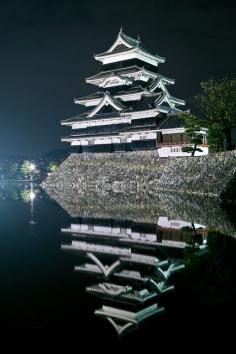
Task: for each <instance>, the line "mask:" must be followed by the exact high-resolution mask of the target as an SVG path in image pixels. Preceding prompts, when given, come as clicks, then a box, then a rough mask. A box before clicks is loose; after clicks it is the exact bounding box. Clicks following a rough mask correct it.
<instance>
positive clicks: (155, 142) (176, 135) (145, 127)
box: [61, 29, 208, 157]
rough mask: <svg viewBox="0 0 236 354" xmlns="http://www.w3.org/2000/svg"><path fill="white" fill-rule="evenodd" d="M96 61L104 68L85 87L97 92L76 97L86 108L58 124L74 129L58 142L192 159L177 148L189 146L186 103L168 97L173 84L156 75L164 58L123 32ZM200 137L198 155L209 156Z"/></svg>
mask: <svg viewBox="0 0 236 354" xmlns="http://www.w3.org/2000/svg"><path fill="white" fill-rule="evenodd" d="M94 58H95V60H97V61H99V62H101V64H102V68H101V71H100V72H99V73H98V74H95V75H93V76H90V77H88V78H86V83H89V84H92V85H95V86H98V87H99V90H98V91H97V92H95V93H92V94H90V95H88V96H86V97H82V98H76V99H74V102H75V103H76V104H80V105H83V106H84V108H85V110H84V112H83V113H81V114H79V115H77V116H75V117H72V118H69V119H66V120H63V121H62V122H61V124H62V125H65V126H69V127H71V128H72V130H73V133H72V134H71V135H70V136H68V137H64V138H62V141H64V142H69V143H70V144H71V147H72V148H73V150H74V151H75V152H77V153H82V152H94V153H96V152H117V151H135V150H153V149H158V153H159V156H160V157H165V156H188V155H190V154H189V153H184V152H182V150H181V148H182V147H183V146H186V145H189V144H188V138H187V136H186V133H185V128H184V123H183V119H182V118H181V117H180V113H181V112H182V110H181V109H180V108H179V107H180V106H184V105H185V101H183V100H181V99H179V98H176V97H173V96H171V94H170V93H169V89H167V86H169V85H173V84H174V80H173V79H171V78H168V77H165V76H163V75H161V74H160V73H159V64H162V63H164V62H165V58H163V57H160V56H159V55H153V54H151V53H150V52H149V51H148V50H147V49H145V48H144V47H143V45H142V43H141V41H140V38H139V37H138V39H134V38H131V37H129V36H127V35H126V34H125V33H124V32H123V30H122V29H121V30H120V32H119V33H118V36H117V38H116V40H115V42H114V43H113V45H112V46H111V47H110V48H109V49H108V50H107V51H105V52H103V53H101V54H95V55H94ZM201 133H202V135H203V146H201V150H202V152H196V155H206V154H207V153H208V147H207V146H205V145H206V133H205V132H204V131H203V132H201Z"/></svg>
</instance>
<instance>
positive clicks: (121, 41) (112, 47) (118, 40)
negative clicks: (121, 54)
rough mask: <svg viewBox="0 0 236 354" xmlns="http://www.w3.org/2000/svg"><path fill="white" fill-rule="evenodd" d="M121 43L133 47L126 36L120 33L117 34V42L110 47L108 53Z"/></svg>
mask: <svg viewBox="0 0 236 354" xmlns="http://www.w3.org/2000/svg"><path fill="white" fill-rule="evenodd" d="M119 44H124V45H125V46H126V47H127V48H133V46H132V45H131V44H129V43H128V42H127V41H126V40H124V38H122V37H121V35H120V33H119V34H118V36H117V39H116V41H115V43H114V44H113V45H112V46H111V47H110V48H109V49H108V51H107V52H108V53H110V52H112V51H113V49H115V48H116V47H117V46H118V45H119Z"/></svg>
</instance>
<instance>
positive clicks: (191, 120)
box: [181, 113, 203, 156]
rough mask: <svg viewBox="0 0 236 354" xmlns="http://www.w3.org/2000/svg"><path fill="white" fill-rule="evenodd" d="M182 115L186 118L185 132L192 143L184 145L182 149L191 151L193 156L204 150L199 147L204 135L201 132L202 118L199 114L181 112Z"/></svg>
mask: <svg viewBox="0 0 236 354" xmlns="http://www.w3.org/2000/svg"><path fill="white" fill-rule="evenodd" d="M181 117H182V118H183V119H184V122H185V133H186V135H187V137H188V140H189V143H190V145H189V146H184V147H182V149H181V150H182V151H183V152H189V153H191V156H194V154H195V152H196V151H199V152H202V150H201V149H200V148H198V147H197V146H198V145H200V144H202V140H203V136H202V134H201V133H200V131H201V129H202V128H201V124H200V119H199V118H198V117H197V116H195V115H193V114H188V113H183V114H181Z"/></svg>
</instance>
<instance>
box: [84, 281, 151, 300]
mask: <svg viewBox="0 0 236 354" xmlns="http://www.w3.org/2000/svg"><path fill="white" fill-rule="evenodd" d="M86 291H87V292H89V293H92V294H95V295H98V296H102V297H115V298H116V299H118V300H121V301H122V300H123V301H124V302H129V301H131V302H138V303H145V302H146V301H148V300H150V299H153V298H154V297H156V296H157V293H156V292H155V291H149V290H148V289H142V290H134V289H132V287H131V286H122V285H117V284H110V283H99V284H95V285H91V286H88V287H87V288H86Z"/></svg>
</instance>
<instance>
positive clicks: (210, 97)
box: [197, 78, 236, 151]
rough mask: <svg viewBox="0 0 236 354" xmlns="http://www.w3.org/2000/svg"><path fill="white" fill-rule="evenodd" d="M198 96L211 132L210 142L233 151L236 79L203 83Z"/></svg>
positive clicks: (235, 124) (217, 146)
mask: <svg viewBox="0 0 236 354" xmlns="http://www.w3.org/2000/svg"><path fill="white" fill-rule="evenodd" d="M201 88H202V91H203V92H202V93H201V94H200V95H198V96H197V102H198V104H199V105H200V108H201V110H202V113H203V116H204V118H206V122H207V128H208V132H209V142H210V144H211V145H213V146H214V147H215V150H216V151H219V150H220V149H224V150H231V149H232V148H233V146H232V128H234V127H235V126H236V79H228V78H224V79H222V80H214V79H210V80H208V81H205V82H202V83H201Z"/></svg>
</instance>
